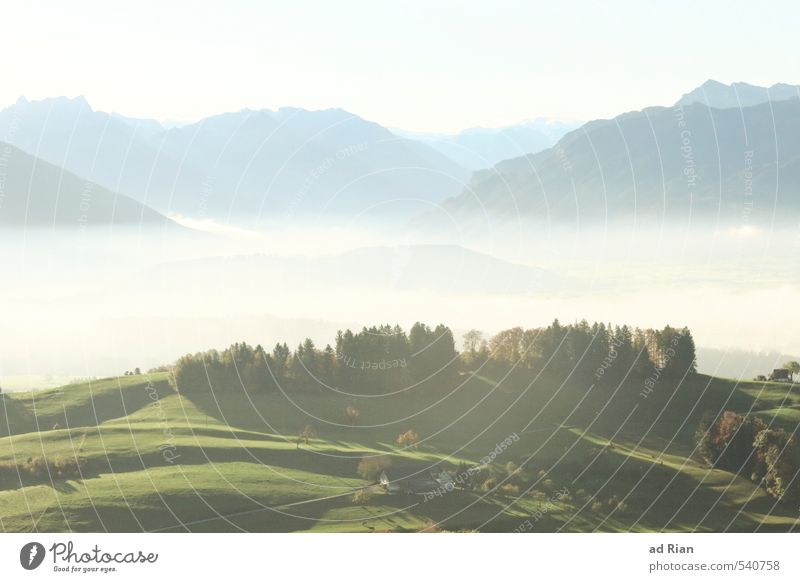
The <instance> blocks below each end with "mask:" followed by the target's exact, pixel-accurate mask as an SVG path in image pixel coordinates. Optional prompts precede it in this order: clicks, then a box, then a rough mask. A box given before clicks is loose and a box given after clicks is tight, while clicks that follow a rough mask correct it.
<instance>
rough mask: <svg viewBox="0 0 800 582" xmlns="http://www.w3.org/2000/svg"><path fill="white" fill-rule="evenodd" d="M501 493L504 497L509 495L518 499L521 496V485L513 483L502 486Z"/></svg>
mask: <svg viewBox="0 0 800 582" xmlns="http://www.w3.org/2000/svg"><path fill="white" fill-rule="evenodd" d="M500 493H502V494H503V495H508V496H509V497H512V496H513V497H517V496H519V485H514V484H513V483H506V484H505V485H501V486H500Z"/></svg>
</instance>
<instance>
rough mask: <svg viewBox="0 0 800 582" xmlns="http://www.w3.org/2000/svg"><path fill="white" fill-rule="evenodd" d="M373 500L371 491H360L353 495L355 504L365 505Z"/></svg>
mask: <svg viewBox="0 0 800 582" xmlns="http://www.w3.org/2000/svg"><path fill="white" fill-rule="evenodd" d="M370 499H372V492H371V491H370V490H369V489H359V490H358V491H356V492H355V493H354V494H353V503H356V504H358V505H365V504H367V503H369V500H370Z"/></svg>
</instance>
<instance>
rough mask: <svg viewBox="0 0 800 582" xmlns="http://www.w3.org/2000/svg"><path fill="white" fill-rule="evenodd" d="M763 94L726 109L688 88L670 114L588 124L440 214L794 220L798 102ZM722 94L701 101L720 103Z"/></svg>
mask: <svg viewBox="0 0 800 582" xmlns="http://www.w3.org/2000/svg"><path fill="white" fill-rule="evenodd" d="M704 87H707V88H709V89H710V88H714V87H717V85H716V84H709V83H706V84H705V85H704ZM773 89H774V88H772V89H770V90H769V91H767V90H766V89H764V90H763V91H761V92H758V91H755V90H754V91H753V92H752V93H749V92H748V95H747V99H748V102H749V103H752V104H751V105H748V106H742V107H738V106H736V107H729V108H717V107H709V106H708V105H707V104H705V103H700V102H696V101H694V99H695V98H696V97H697V96H698V95H702V94H703V92H702V91H700V90H699V89H698V90H696V91H693V92H691V93H689V94H687V95H686V96H684V97H683V98H682V99H681V100H680V101H679V102H678V103H677V104H676V105H674V106H672V107H650V108H647V109H644V110H642V111H636V112H630V113H625V114H623V115H620V116H618V117H615V118H613V119H610V120H597V121H591V122H589V123H587V124H585V125H584V126H582V127H581V128H580V129H577V130H575V131H572V132H570V133H568V134H567V135H565V136H564V137H563V138H562V139H560V140H559V141H558V143H557V144H556V145H555V146H553V147H552V148H549V149H547V150H544V151H542V152H539V153H537V154H533V155H527V156H521V157H517V158H514V159H510V160H505V161H503V162H500V163H499V164H497V165H496V166H495V167H494V168H492V169H490V170H484V171H480V172H476V173H474V174H473V177H472V180H471V182H470V184H469V185H468V186H467V187H466V188H465V190H464V192H462V193H461V194H460V195H459V196H457V197H455V198H453V199H450V200H448V201H446V202H445V203H444V207H445V209H446V210H447V211H448V212H449V213H450V214H451V215H456V216H461V217H466V216H470V217H473V218H480V219H483V218H485V217H486V216H488V217H492V218H497V219H516V218H519V217H521V218H524V219H532V220H535V221H541V222H555V223H562V224H592V223H595V224H598V223H600V224H602V223H619V222H629V223H630V222H632V221H633V220H645V221H648V220H651V221H656V222H660V221H668V222H674V223H678V224H687V223H689V222H690V221H714V222H718V223H725V224H731V225H739V226H746V225H750V224H762V225H771V224H773V223H777V222H782V221H790V220H794V218H796V216H797V213H798V211H800V197H799V196H798V195H797V192H798V190H800V100H798V99H795V98H793V97H792V95H791V92H783V93H781V94H782V95H784V96H785V97H786V99H781V100H779V99H768V98H769V97H770V96H771V95H772V92H773ZM738 90H739V88H737V87H736V86H734V87H728V89H727V91H728V92H730V91H738ZM723 93H724V91H707V92H706V95H709V96H711V97H712V98H713V99H712V101H713V102H714V103H716V104H722V103H723V101H724V100H723V98H722V94H723ZM692 95H694V97H691V96H692ZM758 95H761V100H760V101H759V99H758V98H757V97H758Z"/></svg>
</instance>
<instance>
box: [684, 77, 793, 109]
mask: <svg viewBox="0 0 800 582" xmlns="http://www.w3.org/2000/svg"><path fill="white" fill-rule="evenodd" d="M798 98H800V86H798V85H787V84H786V83H776V84H774V85H772V86H771V87H761V86H759V85H751V84H750V83H746V82H744V81H739V82H735V83H731V84H730V85H726V84H725V83H721V82H719V81H716V80H714V79H709V80H707V81H706V82H705V83H703V84H702V85H700V86H699V87H697V88H696V89H693V90H692V91H689V92H688V93H686V94H684V95H683V96H682V97H681V98H680V99H679V100H678V102H677V103H676V105H691V104H693V103H702V104H703V105H706V106H708V107H713V108H715V109H731V108H739V107H752V106H754V105H760V104H762V103H769V102H770V101H787V100H789V99H798Z"/></svg>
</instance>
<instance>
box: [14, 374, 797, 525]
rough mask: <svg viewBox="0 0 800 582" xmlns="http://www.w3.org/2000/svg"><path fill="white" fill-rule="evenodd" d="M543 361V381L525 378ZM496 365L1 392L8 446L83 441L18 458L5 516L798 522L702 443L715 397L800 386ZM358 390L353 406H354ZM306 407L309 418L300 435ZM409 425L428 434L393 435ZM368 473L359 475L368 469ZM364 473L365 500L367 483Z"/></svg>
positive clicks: (18, 452)
mask: <svg viewBox="0 0 800 582" xmlns="http://www.w3.org/2000/svg"><path fill="white" fill-rule="evenodd" d="M531 380H533V382H531ZM640 389H641V387H640V386H639V385H633V384H622V385H621V386H619V387H611V388H608V387H604V388H601V387H593V386H587V385H585V384H582V383H579V382H574V381H573V382H559V381H556V380H553V379H548V378H543V377H539V378H537V379H533V378H528V377H523V376H514V377H510V376H509V377H504V375H503V374H502V373H500V372H498V371H494V372H493V373H488V372H487V373H483V372H478V373H475V374H465V375H462V376H461V378H460V381H459V383H458V385H456V386H453V387H452V388H450V389H449V390H448V391H442V392H438V393H436V394H433V393H431V394H428V395H420V394H416V395H413V394H398V395H396V396H392V397H381V398H368V397H363V398H360V399H358V400H357V401H355V400H353V399H352V397H348V396H345V395H342V394H336V393H323V392H321V391H320V392H313V393H312V392H301V393H298V394H282V393H277V394H258V395H254V394H247V393H244V392H242V393H231V392H227V393H216V394H215V393H208V394H203V395H189V396H187V395H184V394H178V393H175V392H174V391H173V390H172V389H171V388H170V386H169V384H168V381H167V376H166V374H150V375H144V376H126V377H122V378H109V379H105V380H100V381H95V382H92V383H87V384H80V385H70V386H65V387H62V388H58V389H52V390H44V391H39V392H29V393H15V394H10V395H4V396H2V399H0V435H2V437H1V438H0V466H2V467H5V468H6V471H11V472H12V473H11V474H12V476H13V475H14V473H13V470H14V468H17V467H19V466H21V465H23V464H25V463H29V462H31V460H33V459H36V458H37V457H45V458H47V459H49V460H51V461H52V460H55V459H76V458H77V459H80V461H81V462H80V464H79V472H80V474H79V475H71V476H69V477H60V476H59V474H57V473H56V472H53V471H50V472H49V474H47V475H45V476H44V477H43V478H41V477H40V478H38V479H32V478H30V477H28V476H26V475H23V474H22V473H19V472H18V473H17V475H18V477H17V478H12V479H11V480H10V482H8V481H7V482H5V484H4V485H3V486H2V488H1V489H0V528H2V530H3V531H172V532H177V531H416V530H421V529H425V528H430V527H432V525H433V524H436V527H439V528H443V529H448V530H479V531H513V530H515V529H516V528H520V527H522V528H523V529H525V530H530V531H596V530H597V531H662V530H665V531H787V530H790V529H792V528H793V527H794V526H795V524H796V522H797V512H796V507H794V506H793V505H791V504H785V503H778V502H776V501H775V500H774V499H773V498H772V497H770V496H768V495H767V493H766V492H765V491H764V489H763V488H761V487H759V486H758V485H757V484H755V483H753V482H751V481H750V480H749V479H746V478H744V477H741V476H737V475H734V474H732V473H729V472H725V471H722V470H718V469H712V468H709V467H707V466H706V464H705V463H703V462H702V460H701V459H700V457H699V455H697V453H696V451H695V450H694V441H693V433H694V431H695V430H696V428H697V425H698V422H699V420H700V418H701V417H702V415H703V414H704V413H706V412H708V411H712V412H715V413H716V412H719V411H722V410H736V411H738V412H741V413H746V412H750V413H752V414H757V415H758V416H760V417H762V419H764V420H765V421H766V422H768V423H770V422H772V423H774V424H775V425H776V426H782V427H784V428H787V429H788V430H790V431H793V430H795V429H796V428H797V425H798V420H800V390H798V387H797V386H790V385H788V384H778V383H752V382H743V383H736V382H734V381H729V380H725V379H720V378H711V377H708V376H703V375H698V376H696V377H695V378H693V379H691V380H689V381H686V382H684V383H682V384H681V385H680V387H679V388H677V389H675V387H674V386H668V385H666V384H664V385H659V386H657V388H656V390H655V391H654V392H653V393H652V394H650V395H649V396H648V398H646V399H644V398H642V397H641V396H640V395H639V392H640ZM348 404H355V405H356V406H358V408H359V410H360V412H361V415H360V417H359V421H358V425H357V426H351V425H350V424H349V423H348V422H347V421H346V420H345V418H344V413H343V411H344V408H345V407H346V406H347V405H348ZM309 424H310V425H313V426H314V427H315V429H316V436H314V437H313V438H311V439H310V440H309V442H308V444H305V443H302V444H300V445H298V443H297V435H298V433H299V432H300V431H301V430H302V429H303V427H304V426H306V425H309ZM408 429H413V430H415V431H416V432H418V433H419V435H420V437H421V439H420V443H419V446H418V447H417V448H404V447H401V446H399V445H397V444H395V439H396V436H397V435H398V434H399V433H401V432H403V431H406V430H408ZM510 435H516V439H515V441H514V442H512V444H511V445H509V446H508V447H507V448H506V449H505V450H502V451H501V452H500V453H499V454H497V456H496V458H494V459H493V461H492V462H491V463H490V465H489V466H488V467H486V468H484V471H483V472H482V474H486V475H489V474H491V475H492V476H493V477H494V482H493V483H492V486H490V487H487V489H488V491H483V490H481V489H477V490H475V491H471V492H468V491H453V492H451V493H447V494H443V495H441V496H436V497H433V498H432V499H429V500H425V498H424V497H422V496H414V495H388V494H386V493H384V492H383V491H382V490H378V489H377V488H374V487H371V483H372V482H371V481H370V480H366V479H363V478H361V477H360V476H359V475H358V472H357V467H358V465H359V461H360V460H361V459H362V458H363V457H365V456H368V457H369V456H376V455H386V456H389V457H391V458H392V460H393V464H394V466H396V467H407V468H409V469H410V470H411V472H415V471H419V472H422V471H424V470H426V469H427V468H428V467H430V466H432V465H434V464H436V463H441V464H443V465H445V466H446V467H451V468H455V467H456V466H457V465H458V464H459V463H461V462H464V463H468V464H475V463H478V462H480V460H481V459H483V458H484V457H486V456H487V455H490V454H491V453H492V451H494V450H495V449H496V447H497V444H498V443H500V442H502V441H504V440H505V439H507V438H508V437H509V436H510ZM365 488H366V489H365ZM361 489H365V490H366V491H368V492H369V493H368V494H365V495H362V497H363V498H362V499H359V501H358V502H357V501H355V500H354V495H355V493H356V492H357V491H359V490H361Z"/></svg>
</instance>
